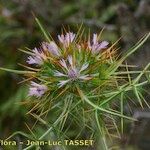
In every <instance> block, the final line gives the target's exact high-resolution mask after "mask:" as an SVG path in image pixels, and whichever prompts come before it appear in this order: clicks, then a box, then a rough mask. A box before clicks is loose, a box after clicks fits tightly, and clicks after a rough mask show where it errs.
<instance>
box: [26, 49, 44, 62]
mask: <svg viewBox="0 0 150 150" xmlns="http://www.w3.org/2000/svg"><path fill="white" fill-rule="evenodd" d="M44 59H45V55H44V53H43V52H42V51H41V50H40V49H37V48H35V49H33V56H29V57H28V60H27V61H26V62H27V63H28V64H37V65H41V64H43V60H44Z"/></svg>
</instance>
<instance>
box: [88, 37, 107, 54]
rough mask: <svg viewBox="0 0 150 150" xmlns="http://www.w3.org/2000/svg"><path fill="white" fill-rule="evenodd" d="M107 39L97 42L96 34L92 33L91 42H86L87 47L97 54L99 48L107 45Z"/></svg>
mask: <svg viewBox="0 0 150 150" xmlns="http://www.w3.org/2000/svg"><path fill="white" fill-rule="evenodd" d="M108 44H109V43H108V42H107V41H102V42H98V37H97V34H93V39H92V44H91V43H90V42H88V47H89V49H90V50H91V51H92V53H93V54H97V53H98V52H100V50H101V49H105V48H107V46H108Z"/></svg>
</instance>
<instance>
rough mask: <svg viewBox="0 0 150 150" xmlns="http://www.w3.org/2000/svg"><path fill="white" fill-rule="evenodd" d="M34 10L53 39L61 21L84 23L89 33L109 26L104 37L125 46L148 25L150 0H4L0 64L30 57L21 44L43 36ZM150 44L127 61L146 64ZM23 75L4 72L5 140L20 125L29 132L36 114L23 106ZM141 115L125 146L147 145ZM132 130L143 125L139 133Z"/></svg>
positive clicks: (0, 128) (0, 107)
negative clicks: (118, 40) (31, 113)
mask: <svg viewBox="0 0 150 150" xmlns="http://www.w3.org/2000/svg"><path fill="white" fill-rule="evenodd" d="M33 14H34V15H35V16H36V17H38V18H39V19H40V21H41V22H42V24H43V25H44V27H45V28H46V30H47V31H48V32H49V33H51V35H52V36H54V37H55V38H56V36H57V34H58V33H60V32H61V27H62V25H64V26H65V27H68V26H69V27H70V28H71V29H73V30H74V29H75V26H76V25H77V24H81V23H83V24H84V26H85V27H86V28H90V30H91V32H99V31H100V30H101V29H102V28H103V27H105V31H104V33H103V39H105V40H108V41H112V42H113V41H115V40H117V39H118V38H120V37H122V39H121V41H120V46H121V51H125V50H127V49H128V48H129V47H131V46H132V45H133V44H135V43H136V42H137V41H138V40H139V39H140V38H141V37H142V36H143V35H144V34H145V33H147V32H148V31H149V29H150V28H149V27H150V21H149V20H150V1H149V0H113V1H112V0H0V66H1V67H6V68H12V69H20V68H21V67H20V66H19V64H18V63H25V60H26V58H27V56H26V55H24V54H23V53H21V52H20V51H18V48H24V47H29V48H34V47H35V46H38V45H39V43H40V42H41V41H43V40H44V37H43V35H42V34H41V31H40V30H39V28H38V25H37V24H36V22H35V20H34V16H33ZM149 46H150V44H149V41H147V42H146V43H145V44H144V46H143V47H142V48H140V50H139V51H138V52H136V53H135V55H134V56H132V57H130V58H129V60H128V62H129V63H132V64H136V65H137V66H138V67H139V68H142V67H143V66H145V64H147V63H148V62H149V61H150V59H149V58H150V51H149ZM22 79H23V78H22V77H21V76H18V75H16V74H13V73H7V72H3V71H0V138H1V139H3V138H6V137H8V136H9V135H10V134H12V133H13V132H15V131H17V130H22V129H24V131H27V132H28V129H27V127H26V126H25V124H24V123H25V122H26V121H27V122H30V121H31V122H32V118H31V117H29V116H27V115H25V113H26V112H27V110H26V108H25V107H24V106H22V105H20V102H21V101H23V100H24V99H25V97H26V93H27V87H26V86H25V85H23V84H18V83H19V82H20V81H21V80H22ZM146 112H148V111H147V110H146ZM141 118H142V120H144V122H145V124H144V125H143V124H142V123H139V124H138V125H137V126H136V129H134V128H133V127H132V125H131V127H130V128H129V131H131V130H132V132H131V134H129V133H130V132H128V133H125V135H124V138H123V139H121V140H120V143H121V144H122V145H123V146H125V145H126V144H125V143H127V142H128V145H131V146H132V147H133V148H134V149H135V150H136V149H138V148H139V149H142V150H149V148H150V144H149V143H150V140H149V139H150V133H148V132H146V131H148V130H149V129H148V126H149V125H150V123H149V122H150V120H149V119H148V118H146V117H145V116H144V117H141ZM141 128H142V129H143V131H141V130H140V129H141ZM134 130H136V131H137V130H138V131H139V130H140V131H139V134H137V133H136V134H135V133H134ZM133 139H134V140H133ZM123 146H122V147H123Z"/></svg>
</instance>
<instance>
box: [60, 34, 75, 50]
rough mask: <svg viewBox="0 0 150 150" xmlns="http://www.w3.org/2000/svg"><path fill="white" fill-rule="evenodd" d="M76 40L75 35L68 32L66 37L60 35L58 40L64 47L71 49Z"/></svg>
mask: <svg viewBox="0 0 150 150" xmlns="http://www.w3.org/2000/svg"><path fill="white" fill-rule="evenodd" d="M74 38H75V34H74V33H72V32H68V33H66V35H63V34H61V35H58V39H59V41H60V43H62V44H63V46H64V47H69V45H70V44H71V43H72V42H73V40H74Z"/></svg>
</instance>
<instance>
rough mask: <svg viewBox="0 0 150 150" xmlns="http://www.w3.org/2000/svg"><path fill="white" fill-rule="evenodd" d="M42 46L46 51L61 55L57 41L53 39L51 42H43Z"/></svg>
mask: <svg viewBox="0 0 150 150" xmlns="http://www.w3.org/2000/svg"><path fill="white" fill-rule="evenodd" d="M42 48H43V49H44V50H45V51H46V50H48V51H49V52H50V53H51V54H52V55H54V56H60V53H59V50H58V47H57V45H56V43H55V42H53V41H51V42H50V43H47V42H43V43H42Z"/></svg>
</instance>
